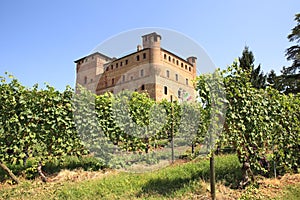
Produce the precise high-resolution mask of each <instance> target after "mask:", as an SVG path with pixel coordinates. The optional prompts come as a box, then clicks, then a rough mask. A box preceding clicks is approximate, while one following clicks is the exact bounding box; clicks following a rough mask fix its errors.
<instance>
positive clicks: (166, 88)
mask: <svg viewBox="0 0 300 200" xmlns="http://www.w3.org/2000/svg"><path fill="white" fill-rule="evenodd" d="M164 94H165V95H167V94H168V87H167V86H164Z"/></svg>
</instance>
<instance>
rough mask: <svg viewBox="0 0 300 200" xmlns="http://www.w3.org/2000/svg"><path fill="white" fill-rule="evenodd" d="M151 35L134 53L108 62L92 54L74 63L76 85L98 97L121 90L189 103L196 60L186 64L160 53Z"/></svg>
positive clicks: (156, 36)
mask: <svg viewBox="0 0 300 200" xmlns="http://www.w3.org/2000/svg"><path fill="white" fill-rule="evenodd" d="M160 41H161V36H160V35H159V34H157V33H155V32H153V33H150V34H147V35H143V36H142V46H141V45H138V46H137V50H136V52H134V53H131V54H128V55H125V56H123V57H121V58H111V57H109V56H106V55H104V54H102V53H99V52H96V53H93V54H90V55H88V56H86V57H83V58H80V59H78V60H76V61H74V62H75V63H76V84H80V85H82V86H83V87H85V88H87V89H89V90H91V91H92V92H95V93H96V94H98V95H100V94H103V93H105V92H112V93H115V94H116V93H118V92H120V91H122V90H131V91H138V92H147V93H148V94H149V96H150V97H151V98H153V99H154V100H156V101H161V100H162V99H167V100H172V99H173V100H178V101H193V100H195V98H196V97H195V95H196V93H195V89H194V87H193V83H192V80H194V79H195V78H196V59H197V58H196V57H194V56H191V57H188V58H187V59H186V60H185V59H183V58H181V57H179V56H177V55H175V54H174V53H172V52H170V51H168V50H166V49H163V48H162V47H161V45H160Z"/></svg>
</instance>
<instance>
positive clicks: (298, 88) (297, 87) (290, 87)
mask: <svg viewBox="0 0 300 200" xmlns="http://www.w3.org/2000/svg"><path fill="white" fill-rule="evenodd" d="M295 21H296V22H297V25H296V26H295V27H294V28H293V29H292V32H291V33H290V34H289V35H288V37H287V38H288V40H289V41H290V42H296V44H294V45H292V46H291V47H289V48H288V49H287V50H286V54H285V55H286V58H287V60H289V61H292V62H293V63H292V65H291V66H290V67H283V69H282V71H281V72H282V78H283V81H284V92H285V93H294V94H295V93H299V92H300V13H298V14H296V15H295Z"/></svg>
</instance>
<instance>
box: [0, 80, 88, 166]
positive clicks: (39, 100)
mask: <svg viewBox="0 0 300 200" xmlns="http://www.w3.org/2000/svg"><path fill="white" fill-rule="evenodd" d="M9 78H10V79H11V81H10V82H6V78H5V77H0V79H1V85H0V111H1V112H0V161H1V162H4V163H7V164H13V165H14V164H20V165H24V166H25V165H26V161H27V159H28V158H31V157H35V158H36V159H35V161H36V162H35V164H34V165H33V167H34V168H36V167H37V165H38V163H39V162H42V163H43V162H45V161H47V160H53V159H60V158H61V157H63V156H65V155H82V154H83V153H84V148H83V145H82V143H81V141H80V139H79V138H78V137H77V133H76V129H75V125H74V121H73V117H72V116H73V113H72V106H71V99H72V95H73V92H72V90H71V89H70V88H68V87H67V88H66V90H65V91H64V92H58V91H56V90H55V89H54V88H53V87H50V86H48V85H47V86H46V87H47V88H46V89H44V90H38V86H37V85H35V86H34V87H33V88H31V89H28V88H25V87H24V86H22V85H21V84H20V83H19V82H18V81H17V80H16V79H15V78H13V77H12V76H9Z"/></svg>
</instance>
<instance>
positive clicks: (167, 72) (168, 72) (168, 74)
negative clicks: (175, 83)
mask: <svg viewBox="0 0 300 200" xmlns="http://www.w3.org/2000/svg"><path fill="white" fill-rule="evenodd" d="M166 76H167V78H170V71H169V70H167V71H166Z"/></svg>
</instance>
